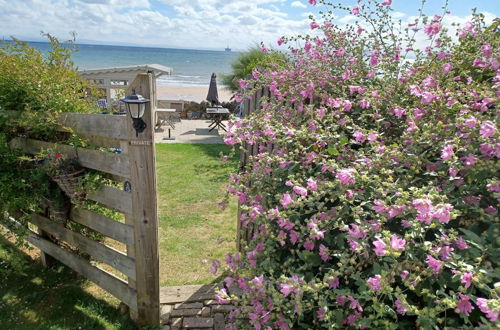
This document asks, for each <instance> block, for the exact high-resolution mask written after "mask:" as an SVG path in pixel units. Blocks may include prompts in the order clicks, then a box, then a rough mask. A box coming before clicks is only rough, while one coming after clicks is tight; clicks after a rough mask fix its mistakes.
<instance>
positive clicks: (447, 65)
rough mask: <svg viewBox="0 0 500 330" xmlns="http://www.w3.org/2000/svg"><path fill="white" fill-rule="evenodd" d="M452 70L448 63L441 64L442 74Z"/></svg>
mask: <svg viewBox="0 0 500 330" xmlns="http://www.w3.org/2000/svg"><path fill="white" fill-rule="evenodd" d="M452 69H453V66H452V65H451V64H450V63H445V64H443V72H444V73H448V72H450V71H451V70H452Z"/></svg>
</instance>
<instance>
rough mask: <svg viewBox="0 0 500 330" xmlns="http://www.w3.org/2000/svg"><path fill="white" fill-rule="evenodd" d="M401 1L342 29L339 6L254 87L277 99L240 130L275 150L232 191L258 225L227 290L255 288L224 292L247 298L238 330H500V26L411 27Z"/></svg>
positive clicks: (233, 259) (237, 127) (237, 258)
mask: <svg viewBox="0 0 500 330" xmlns="http://www.w3.org/2000/svg"><path fill="white" fill-rule="evenodd" d="M310 2H311V3H316V1H310ZM319 2H323V1H319ZM387 4H390V1H384V2H383V3H380V2H373V1H368V2H364V4H363V5H360V6H359V7H354V8H344V7H339V6H335V7H334V9H335V10H338V9H344V10H348V11H349V12H350V13H351V14H353V15H355V16H357V17H358V19H359V23H355V24H354V25H353V26H348V27H347V28H345V29H341V28H339V27H337V26H335V25H333V24H332V23H330V22H331V21H332V20H333V16H332V15H333V12H330V14H326V15H325V21H324V23H318V22H312V23H311V28H312V29H314V30H315V33H316V32H317V31H320V32H318V33H316V34H315V35H317V36H316V37H310V36H309V37H305V39H304V40H302V42H303V44H304V46H303V47H301V48H291V52H292V54H293V59H292V61H290V63H288V64H287V65H286V66H285V67H283V68H277V69H274V70H261V71H260V72H258V73H257V74H255V75H254V78H255V79H254V80H253V81H251V82H249V85H250V84H255V89H254V90H251V91H250V92H249V93H248V94H247V95H246V96H245V97H252V94H253V93H254V92H255V90H256V89H259V88H262V87H268V88H269V89H270V92H271V97H270V98H264V99H263V103H262V109H263V111H259V112H256V113H254V114H252V116H251V117H249V118H245V119H244V120H235V121H233V122H232V123H231V124H230V128H229V130H228V133H227V136H226V139H225V141H226V143H227V144H231V145H236V144H240V143H241V144H243V143H245V144H247V145H258V146H259V148H257V149H255V148H254V149H255V150H258V154H256V155H254V156H253V157H250V159H249V163H248V167H247V170H246V171H245V172H242V173H240V174H238V175H234V176H233V177H232V178H231V186H230V188H229V192H230V193H232V194H234V195H236V196H238V198H239V201H240V204H241V210H242V216H241V223H242V227H243V228H245V227H248V226H251V227H252V228H254V231H253V233H254V234H253V237H252V240H251V241H250V242H248V243H245V242H243V245H244V252H243V254H242V255H240V254H235V255H228V256H227V258H226V264H227V267H226V268H227V270H228V271H229V273H230V276H228V277H227V278H226V279H225V283H226V286H227V287H229V288H230V287H232V286H236V287H239V288H240V289H241V290H243V294H242V296H241V297H237V296H229V295H228V292H227V290H226V289H223V290H221V291H220V292H219V293H218V295H217V299H218V300H219V302H221V303H227V302H232V303H234V304H236V305H238V308H237V309H236V310H235V311H234V312H233V313H231V314H230V318H231V319H232V320H233V322H234V324H233V327H236V325H237V326H238V328H245V327H248V320H249V322H250V324H251V325H252V326H253V327H254V328H255V329H261V328H267V327H272V328H281V329H291V328H293V329H302V328H303V329H306V328H315V329H320V328H344V327H356V328H366V327H371V328H377V329H396V328H408V329H409V328H412V329H413V328H424V329H432V328H445V327H451V328H464V327H466V328H470V327H483V328H488V327H492V326H493V324H494V323H495V321H496V320H497V318H498V314H499V312H500V300H499V297H498V293H499V292H498V278H499V269H498V262H499V260H500V258H499V257H500V251H499V249H498V245H499V241H498V237H499V236H498V235H499V230H500V226H499V223H498V210H497V202H498V198H499V197H500V194H499V192H500V180H499V178H498V173H499V172H498V169H499V167H498V157H499V156H500V149H499V148H500V143H499V141H498V135H499V133H498V129H497V126H498V125H497V120H496V116H497V115H498V110H497V108H496V106H497V101H498V95H499V91H498V87H499V86H500V63H499V62H498V58H499V55H500V54H499V49H500V48H499V47H500V43H499V34H498V33H499V31H498V24H499V22H498V21H496V22H495V23H494V24H493V25H492V26H489V27H488V28H485V26H484V23H483V22H482V17H481V15H474V16H473V17H474V18H473V20H472V22H468V23H467V24H466V25H465V26H464V27H462V28H461V29H459V30H458V36H459V39H458V40H459V41H458V43H454V42H452V39H451V38H450V37H449V36H448V35H447V31H446V30H445V29H444V28H442V17H441V16H437V15H436V16H434V17H432V18H429V17H424V16H420V17H419V18H417V21H416V22H415V24H412V25H410V26H408V27H401V26H399V25H397V24H395V23H393V22H392V20H391V18H390V11H391V9H390V8H389V6H387ZM414 29H419V30H421V31H424V33H425V34H426V35H427V37H428V39H427V40H428V42H429V46H428V47H427V48H426V49H425V50H422V51H419V50H417V49H416V48H415V47H416V46H415V45H414V44H415V42H414V38H413V34H414ZM420 33H421V32H420ZM290 41H293V42H294V44H295V41H298V40H295V39H286V38H282V39H280V43H281V42H285V43H286V42H290ZM409 56H411V57H413V60H411V61H409V60H407V59H408V58H409ZM217 265H218V263H217V262H215V263H214V266H217ZM215 268H216V267H215ZM245 318H246V320H247V321H244V322H243V321H241V320H242V319H245Z"/></svg>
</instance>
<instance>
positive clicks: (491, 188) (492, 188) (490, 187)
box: [486, 182, 500, 192]
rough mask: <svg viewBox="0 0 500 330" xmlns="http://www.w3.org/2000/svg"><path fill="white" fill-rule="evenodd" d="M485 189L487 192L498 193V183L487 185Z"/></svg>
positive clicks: (499, 185)
mask: <svg viewBox="0 0 500 330" xmlns="http://www.w3.org/2000/svg"><path fill="white" fill-rule="evenodd" d="M486 188H487V189H488V191H489V192H500V182H495V183H488V184H487V185H486Z"/></svg>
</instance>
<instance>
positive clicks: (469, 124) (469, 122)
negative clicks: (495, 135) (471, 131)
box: [465, 116, 478, 128]
mask: <svg viewBox="0 0 500 330" xmlns="http://www.w3.org/2000/svg"><path fill="white" fill-rule="evenodd" d="M477 123H478V120H477V119H476V117H473V116H470V117H469V118H467V119H466V120H465V125H466V126H467V127H469V128H474V127H476V125H477Z"/></svg>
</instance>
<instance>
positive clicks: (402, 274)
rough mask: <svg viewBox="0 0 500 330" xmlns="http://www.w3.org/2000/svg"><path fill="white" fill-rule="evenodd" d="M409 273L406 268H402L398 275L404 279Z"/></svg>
mask: <svg viewBox="0 0 500 330" xmlns="http://www.w3.org/2000/svg"><path fill="white" fill-rule="evenodd" d="M409 274H410V272H408V271H407V270H403V271H402V272H401V274H400V275H399V276H401V278H402V279H403V280H404V279H405V278H406V277H408V275H409Z"/></svg>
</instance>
